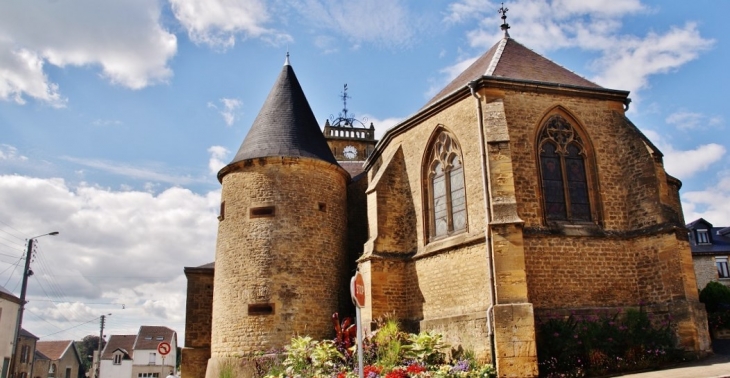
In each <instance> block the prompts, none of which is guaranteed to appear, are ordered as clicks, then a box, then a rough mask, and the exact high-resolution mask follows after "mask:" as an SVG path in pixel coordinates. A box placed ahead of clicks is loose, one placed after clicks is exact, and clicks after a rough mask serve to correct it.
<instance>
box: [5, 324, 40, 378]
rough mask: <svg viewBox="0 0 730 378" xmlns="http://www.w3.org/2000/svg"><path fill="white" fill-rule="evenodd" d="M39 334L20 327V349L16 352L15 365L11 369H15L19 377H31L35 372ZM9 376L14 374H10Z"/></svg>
mask: <svg viewBox="0 0 730 378" xmlns="http://www.w3.org/2000/svg"><path fill="white" fill-rule="evenodd" d="M37 342H38V336H36V335H34V334H32V333H30V332H28V331H26V330H25V329H22V328H21V329H20V332H19V333H18V349H17V351H16V354H15V366H14V367H13V368H11V370H13V371H15V372H16V373H17V374H16V375H15V377H17V378H30V377H31V376H32V372H33V356H34V355H35V348H36V343H37ZM9 376H12V374H10V375H9Z"/></svg>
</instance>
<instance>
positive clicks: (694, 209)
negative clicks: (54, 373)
mask: <svg viewBox="0 0 730 378" xmlns="http://www.w3.org/2000/svg"><path fill="white" fill-rule="evenodd" d="M499 6H500V4H499V3H497V2H494V1H487V0H455V1H446V0H443V1H431V2H422V1H410V2H409V1H402V0H363V1H358V2H353V1H344V0H342V1H340V0H291V1H281V0H273V1H254V0H249V1H243V0H167V1H162V0H159V1H149V0H124V1H122V0H115V1H105V2H98V1H94V0H76V1H63V0H55V1H50V0H48V1H41V0H26V1H22V2H21V1H16V2H3V3H2V4H0V198H2V199H3V200H2V201H0V285H2V286H4V287H6V288H7V289H8V290H11V291H13V292H15V293H16V294H17V293H19V291H20V286H19V282H20V268H18V267H17V265H18V264H21V265H22V261H21V260H20V257H21V256H22V255H23V248H24V245H25V239H26V238H28V237H32V236H35V235H38V234H44V233H47V232H50V231H56V230H57V231H60V232H61V234H60V235H58V236H55V237H50V236H49V237H44V238H42V239H39V244H38V245H39V249H38V252H37V254H36V260H35V261H34V263H33V264H34V265H33V268H34V272H35V273H36V274H35V275H34V276H33V277H31V279H30V286H29V299H30V301H31V302H30V303H29V304H28V312H26V318H25V325H26V328H27V329H28V330H30V331H31V332H33V333H35V334H36V335H38V336H41V337H42V338H43V339H69V338H77V339H78V338H81V337H83V336H85V335H87V334H94V333H98V321H96V320H95V319H96V318H97V317H98V316H99V315H101V314H106V313H112V314H113V315H112V316H111V317H110V319H109V320H108V322H107V325H108V327H109V331H107V334H127V333H136V330H137V328H138V327H139V326H140V325H142V324H145V325H168V326H170V327H172V328H174V329H176V330H178V332H179V333H180V334H181V340H180V342H181V343H182V334H183V332H184V329H183V324H184V303H185V282H186V281H185V278H184V276H183V274H182V267H183V266H197V265H201V264H204V263H207V262H210V261H212V260H213V258H214V250H215V235H216V231H217V221H216V219H215V216H216V215H217V214H216V211H217V207H218V202H219V198H220V185H219V183H218V181H217V180H216V178H215V173H216V172H217V170H218V169H220V168H221V167H222V166H223V165H224V164H225V163H227V162H228V161H230V159H231V158H232V157H233V154H234V153H235V151H236V150H237V149H238V147H239V145H240V143H241V142H242V141H243V138H244V137H245V135H246V132H247V130H248V128H249V126H250V125H251V123H252V122H253V119H254V117H255V116H256V114H257V112H258V110H259V108H260V106H261V105H262V103H263V101H264V99H265V97H266V95H267V94H268V91H269V89H270V88H271V85H272V84H273V82H274V80H275V78H276V76H277V75H278V73H279V71H280V70H281V66H282V64H283V62H284V57H285V54H286V51H287V50H288V51H289V52H290V53H291V62H292V66H293V67H294V70H295V72H296V74H297V76H298V78H299V80H300V82H301V84H302V86H303V88H304V91H305V94H306V95H307V97H308V99H309V102H310V104H311V106H312V109H313V111H314V113H315V116H316V117H317V119H318V120H320V122H322V123H324V121H325V119H327V118H329V117H330V116H331V115H337V113H338V112H339V111H340V110H341V108H342V103H341V100H340V98H339V95H340V93H341V91H342V86H343V85H344V84H345V83H347V84H348V87H349V95H350V96H351V97H352V98H351V99H350V100H349V102H348V108H349V110H350V112H352V113H354V114H355V116H356V117H357V118H360V119H365V118H367V120H368V121H372V122H373V123H374V124H375V127H376V130H377V133H378V135H382V133H383V132H384V131H385V130H386V129H387V128H389V127H392V126H393V125H395V124H396V123H397V122H398V121H399V120H402V119H404V118H405V117H407V116H409V115H411V114H413V113H414V112H415V111H417V110H418V109H419V108H420V107H421V106H423V105H424V104H425V103H426V101H427V100H428V99H429V98H430V96H432V95H433V94H435V93H436V92H437V91H438V90H439V89H441V88H442V87H443V86H444V85H445V84H446V83H448V82H449V80H450V79H451V78H453V77H455V75H456V74H458V73H459V72H460V71H461V70H463V69H464V68H466V67H467V66H468V64H469V63H470V62H472V61H473V60H474V59H475V58H476V57H478V56H479V55H481V54H482V53H484V52H485V51H486V50H487V49H488V48H489V47H491V46H492V45H493V44H494V43H496V42H497V41H498V40H499V38H500V35H501V32H500V30H499V24H500V23H501V20H500V19H499V14H498V13H497V9H498V8H499ZM505 6H506V7H508V8H509V12H508V20H507V21H508V22H509V24H510V25H511V29H510V34H511V36H512V37H513V38H514V39H516V40H517V41H519V42H521V43H522V44H524V45H525V46H527V47H530V48H532V49H534V50H535V51H537V52H539V53H541V54H543V55H545V56H547V57H548V58H550V59H552V60H554V61H555V62H557V63H559V64H561V65H563V66H565V67H567V68H569V69H571V70H573V71H575V72H577V73H578V74H580V75H582V76H584V77H586V78H588V79H590V80H593V81H595V82H597V83H598V84H600V85H602V86H604V87H608V88H614V89H624V90H630V91H631V98H632V99H633V103H632V104H631V109H630V111H629V112H628V116H629V117H630V118H631V119H632V120H633V122H634V123H635V124H636V125H637V126H638V127H639V128H641V130H642V131H644V133H646V134H647V135H648V136H649V137H650V138H651V139H652V141H653V142H654V143H655V144H656V145H657V146H658V147H659V148H660V149H661V150H662V151H663V153H664V154H665V160H664V161H665V167H666V169H667V171H668V172H669V173H670V174H672V175H674V176H676V177H678V178H680V179H681V180H682V181H683V183H684V186H683V188H682V192H681V194H682V201H683V207H684V210H685V217H686V219H687V221H691V220H694V219H696V218H698V217H700V216H701V217H705V218H706V219H707V220H709V221H710V222H713V223H714V224H715V225H725V226H727V225H730V161H729V160H728V157H727V156H728V149H730V136H728V135H729V134H728V133H727V131H726V129H727V124H728V121H729V120H730V113H729V112H730V111H729V110H727V109H728V107H727V106H726V101H727V96H726V91H727V90H726V88H729V87H730V75H728V74H727V73H726V67H725V66H726V64H724V63H725V62H728V61H730V46H728V38H727V37H726V35H730V27H729V26H728V25H727V21H726V20H725V18H726V17H725V15H726V14H727V13H728V11H730V2H724V1H722V2H721V1H694V2H681V1H640V0H605V1H601V0H595V1H586V0H555V1H547V0H518V1H511V2H508V3H506V4H505ZM617 153H619V151H617ZM36 265H37V266H36ZM72 327H73V328H72Z"/></svg>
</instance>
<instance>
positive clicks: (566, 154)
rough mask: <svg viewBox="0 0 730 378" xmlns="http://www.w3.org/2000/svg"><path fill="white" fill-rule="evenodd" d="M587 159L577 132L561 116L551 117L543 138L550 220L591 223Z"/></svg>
mask: <svg viewBox="0 0 730 378" xmlns="http://www.w3.org/2000/svg"><path fill="white" fill-rule="evenodd" d="M585 159H586V153H585V148H584V147H583V142H582V141H581V139H580V137H579V136H578V134H577V133H576V132H575V129H573V127H572V126H571V125H570V123H568V121H566V120H565V119H564V118H563V117H561V116H559V115H554V116H552V117H550V118H549V119H548V121H547V122H546V123H545V126H544V127H543V130H542V132H541V134H540V175H541V179H542V190H543V202H544V205H545V218H547V219H548V220H559V221H584V222H589V221H591V204H590V199H589V194H588V179H587V177H586V163H585Z"/></svg>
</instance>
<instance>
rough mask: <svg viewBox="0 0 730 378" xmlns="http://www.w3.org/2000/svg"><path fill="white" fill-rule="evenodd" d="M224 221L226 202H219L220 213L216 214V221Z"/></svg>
mask: <svg viewBox="0 0 730 378" xmlns="http://www.w3.org/2000/svg"><path fill="white" fill-rule="evenodd" d="M223 219H226V201H223V202H221V211H220V213H219V214H218V220H219V221H222V220H223Z"/></svg>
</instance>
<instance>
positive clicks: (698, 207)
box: [682, 171, 730, 227]
mask: <svg viewBox="0 0 730 378" xmlns="http://www.w3.org/2000/svg"><path fill="white" fill-rule="evenodd" d="M718 178H719V180H718V182H717V184H716V185H713V186H711V187H709V188H707V189H705V190H698V191H691V192H685V193H683V194H682V209H683V210H684V217H685V220H686V221H687V222H691V221H693V220H695V219H698V218H704V219H706V220H707V221H709V222H710V223H712V224H713V225H714V226H716V227H727V226H730V171H724V172H721V173H720V175H719V177H718Z"/></svg>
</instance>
